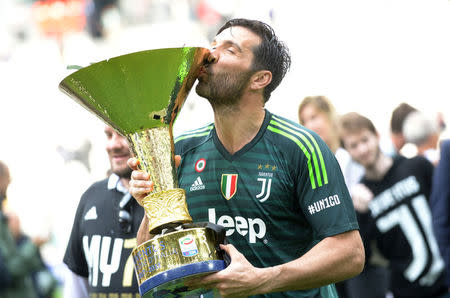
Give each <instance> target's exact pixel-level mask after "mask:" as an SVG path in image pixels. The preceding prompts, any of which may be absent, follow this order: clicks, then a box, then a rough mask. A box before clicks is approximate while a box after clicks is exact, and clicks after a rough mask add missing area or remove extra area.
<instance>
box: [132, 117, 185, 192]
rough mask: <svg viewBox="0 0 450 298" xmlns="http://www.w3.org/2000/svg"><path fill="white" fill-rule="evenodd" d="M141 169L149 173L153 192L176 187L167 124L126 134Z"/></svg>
mask: <svg viewBox="0 0 450 298" xmlns="http://www.w3.org/2000/svg"><path fill="white" fill-rule="evenodd" d="M127 139H128V141H129V143H130V146H131V149H132V150H133V153H134V155H135V157H136V158H137V159H138V160H139V161H140V167H141V169H142V170H144V171H145V172H147V173H149V174H150V177H152V178H151V179H152V182H153V183H154V188H153V191H154V192H160V191H163V190H167V189H172V188H177V187H178V179H177V175H176V169H175V161H174V153H173V144H172V143H173V140H172V138H171V134H170V129H169V127H168V126H163V127H155V128H150V129H147V130H142V131H138V132H134V133H132V134H129V135H127Z"/></svg>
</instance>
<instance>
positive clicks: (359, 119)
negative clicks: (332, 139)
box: [339, 112, 377, 140]
mask: <svg viewBox="0 0 450 298" xmlns="http://www.w3.org/2000/svg"><path fill="white" fill-rule="evenodd" d="M364 129H367V130H368V131H370V132H371V133H373V134H375V135H376V134H377V130H376V128H375V125H373V122H372V121H370V119H369V118H367V117H364V116H363V115H361V114H358V113H356V112H350V113H347V114H344V115H342V116H341V117H340V118H339V136H340V138H341V140H342V139H343V138H344V137H345V136H346V135H348V134H354V133H359V132H361V131H363V130H364Z"/></svg>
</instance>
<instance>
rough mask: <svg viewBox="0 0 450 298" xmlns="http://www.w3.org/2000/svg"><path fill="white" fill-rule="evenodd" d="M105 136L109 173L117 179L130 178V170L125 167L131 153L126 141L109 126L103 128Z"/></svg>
mask: <svg viewBox="0 0 450 298" xmlns="http://www.w3.org/2000/svg"><path fill="white" fill-rule="evenodd" d="M105 135H106V152H108V157H109V162H110V164H111V171H112V172H113V173H115V174H117V175H118V176H119V177H122V178H130V174H131V169H130V167H129V166H128V165H127V160H128V159H129V158H130V157H131V153H130V148H129V147H128V143H127V141H126V139H125V138H124V137H122V136H121V135H119V134H118V133H117V132H116V131H115V130H114V129H112V128H111V127H109V126H107V127H105Z"/></svg>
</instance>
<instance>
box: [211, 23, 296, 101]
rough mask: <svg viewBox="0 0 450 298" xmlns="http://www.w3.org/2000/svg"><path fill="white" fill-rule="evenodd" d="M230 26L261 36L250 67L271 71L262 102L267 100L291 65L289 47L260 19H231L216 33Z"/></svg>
mask: <svg viewBox="0 0 450 298" xmlns="http://www.w3.org/2000/svg"><path fill="white" fill-rule="evenodd" d="M230 27H244V28H246V29H248V30H250V31H252V32H253V33H255V34H256V35H258V36H259V37H260V38H261V43H260V45H259V46H258V47H256V48H254V49H253V55H254V59H253V62H252V69H253V70H254V71H259V70H263V69H264V70H269V71H270V72H271V73H272V81H271V82H270V84H269V85H267V86H266V88H264V102H267V101H268V100H269V98H270V95H271V93H272V91H273V90H275V88H277V87H278V85H280V83H281V81H282V80H283V78H284V76H285V74H286V73H287V71H288V70H289V67H290V66H291V55H290V53H289V49H288V48H287V46H286V45H285V44H284V43H283V42H282V41H280V40H279V39H278V37H277V36H276V35H275V31H274V30H273V28H272V27H270V26H269V25H267V24H266V23H263V22H261V21H257V20H249V19H231V20H229V21H228V22H226V23H225V24H224V25H223V26H222V27H221V28H220V29H219V31H217V34H220V33H221V32H222V31H223V30H225V29H227V28H230Z"/></svg>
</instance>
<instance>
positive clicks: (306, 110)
mask: <svg viewBox="0 0 450 298" xmlns="http://www.w3.org/2000/svg"><path fill="white" fill-rule="evenodd" d="M299 116H300V119H302V122H303V125H304V126H305V127H306V128H309V129H311V130H312V131H315V132H316V133H317V134H318V135H319V136H320V137H321V138H322V140H324V141H325V143H327V144H329V142H330V141H331V135H332V134H333V133H334V132H333V126H332V124H331V123H330V121H329V119H328V117H327V115H326V114H325V113H324V112H321V111H319V110H318V109H317V108H316V107H315V106H314V105H312V104H308V105H306V106H304V107H303V109H302V111H301V113H300V115H299Z"/></svg>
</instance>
